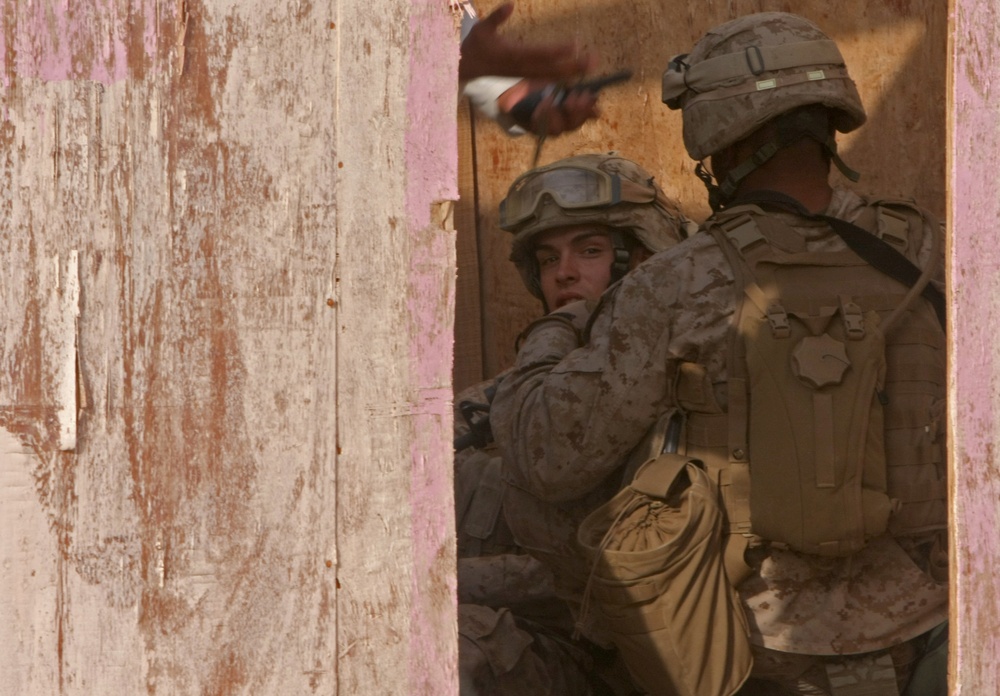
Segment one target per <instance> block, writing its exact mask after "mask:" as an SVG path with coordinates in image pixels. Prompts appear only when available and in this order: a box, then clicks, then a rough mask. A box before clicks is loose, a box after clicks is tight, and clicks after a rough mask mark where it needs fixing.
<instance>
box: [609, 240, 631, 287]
mask: <svg viewBox="0 0 1000 696" xmlns="http://www.w3.org/2000/svg"><path fill="white" fill-rule="evenodd" d="M611 248H612V249H613V250H614V253H615V258H614V260H613V261H612V262H611V282H612V283H617V282H618V281H619V280H621V279H622V278H624V277H625V274H626V273H628V272H629V265H630V263H629V262H630V261H631V259H632V254H631V253H629V250H628V247H627V246H626V245H625V235H624V234H622V233H621V232H620V231H619V230H613V231H612V232H611Z"/></svg>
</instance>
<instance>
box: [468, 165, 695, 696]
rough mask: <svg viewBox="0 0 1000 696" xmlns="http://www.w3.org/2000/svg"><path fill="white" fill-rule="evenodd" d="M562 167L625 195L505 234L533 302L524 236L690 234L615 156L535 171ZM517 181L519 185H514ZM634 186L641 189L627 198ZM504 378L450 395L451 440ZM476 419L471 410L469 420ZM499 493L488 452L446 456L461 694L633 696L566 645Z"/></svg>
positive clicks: (667, 242)
mask: <svg viewBox="0 0 1000 696" xmlns="http://www.w3.org/2000/svg"><path fill="white" fill-rule="evenodd" d="M570 167H588V168H599V169H600V170H601V171H604V172H607V173H609V174H613V175H618V176H620V177H621V179H622V181H623V186H624V187H626V191H627V193H626V194H625V199H624V200H622V201H620V202H618V203H616V204H611V205H607V204H605V205H602V206H600V207H597V208H587V207H585V206H584V207H580V208H576V209H573V210H571V211H564V210H562V209H560V208H559V206H558V205H557V204H556V203H555V201H554V200H553V199H552V198H551V197H548V196H544V195H543V196H542V197H541V198H540V199H539V200H538V201H537V204H538V207H537V209H536V210H535V212H534V214H533V215H531V216H530V217H528V218H526V219H525V220H524V221H523V222H520V223H518V224H517V225H513V226H511V227H510V228H509V231H511V232H513V233H514V243H513V251H512V257H511V260H512V261H513V262H514V263H515V265H516V266H517V267H518V270H519V271H520V273H521V275H522V279H523V280H524V282H525V285H526V286H527V288H528V289H529V290H530V291H531V292H532V293H533V294H534V295H535V296H536V297H539V298H540V299H542V295H541V290H540V287H539V285H538V282H537V272H538V271H537V267H536V266H535V265H534V253H533V246H532V245H533V239H534V237H535V236H536V235H538V234H541V233H543V232H545V231H547V230H550V229H555V228H558V227H561V226H566V225H580V224H591V223H597V224H601V225H605V226H608V227H611V228H613V229H614V230H616V231H617V233H618V234H619V235H620V236H623V237H628V238H630V239H629V240H628V241H629V242H631V241H635V242H637V243H639V244H641V245H642V246H644V247H646V249H647V250H649V251H650V252H656V251H659V250H661V249H664V248H666V247H668V246H672V245H673V244H675V243H676V242H677V241H679V240H680V239H681V238H682V237H683V236H684V235H686V234H687V233H688V232H689V231H691V230H693V228H694V226H693V224H692V223H690V222H689V221H688V220H687V219H686V218H685V217H684V216H683V215H682V214H681V213H680V210H679V208H678V207H677V205H676V204H675V203H674V202H673V201H671V200H670V199H668V198H667V197H666V196H665V194H664V193H663V192H662V191H661V190H659V188H658V187H656V186H655V185H654V184H653V178H652V177H651V176H650V175H649V174H648V173H647V172H645V171H644V170H643V169H642V168H641V167H639V166H638V165H636V164H635V163H634V162H631V161H630V160H627V159H625V158H622V157H621V156H619V155H618V154H617V153H607V154H593V155H577V156H574V157H569V158H566V159H564V160H560V161H558V162H555V163H553V164H551V165H547V166H546V167H542V168H540V170H535V171H542V172H545V171H551V170H559V169H560V168H570ZM530 174H531V172H529V173H528V174H526V175H524V176H525V177H527V176H529V175H530ZM523 179H524V177H521V178H519V180H518V182H515V186H517V185H518V183H519V182H521V181H522V180H523ZM636 182H639V183H641V184H642V185H643V187H642V188H641V189H639V190H636V189H635V188H634V187H633V189H628V186H629V185H631V184H635V183H636ZM512 188H513V187H512ZM628 191H631V192H630V193H628ZM682 229H683V232H682V231H681V230H682ZM623 241H625V240H624V239H619V240H618V241H616V242H615V243H616V244H617V243H619V242H623ZM627 258H628V257H627V256H626V257H625V259H626V260H627ZM619 260H620V259H619ZM620 272H622V273H623V272H624V270H620ZM613 278H614V274H613ZM583 328H584V325H583V323H579V324H578V326H577V328H576V329H575V330H576V331H581V330H582V329H583ZM505 377H506V373H504V374H501V375H500V376H499V377H498V378H496V379H494V380H489V381H487V382H482V383H480V384H477V385H474V386H473V387H470V388H468V389H466V390H464V391H463V392H462V393H460V394H458V395H457V396H456V398H455V414H454V418H455V421H454V423H455V429H454V435H455V438H456V440H459V439H460V438H462V437H463V436H466V435H467V434H468V432H469V429H470V428H469V424H468V422H467V420H466V418H465V416H464V415H463V414H462V412H461V410H460V408H461V406H462V404H463V402H471V403H473V404H478V405H484V406H488V404H489V401H490V395H489V394H488V391H489V390H492V389H493V388H495V386H496V384H497V383H498V382H499V381H502V380H503V379H504V378H505ZM482 416H483V413H482V412H481V411H480V412H477V413H476V414H475V416H474V418H481V417H482ZM504 488H505V485H504V484H503V482H502V478H501V461H500V452H499V449H498V447H497V446H496V444H493V443H491V444H488V445H486V446H484V447H466V448H464V449H461V450H460V451H458V452H457V453H456V456H455V500H456V527H457V537H458V601H459V613H458V623H459V640H460V643H459V666H460V669H459V672H460V678H461V689H462V691H461V693H462V694H464V695H466V694H477V695H487V694H489V695H493V694H516V696H534V695H535V694H545V695H551V696H576V695H579V696H587V695H589V694H598V695H599V694H621V695H625V694H631V693H633V687H632V686H631V684H630V681H629V678H628V676H627V674H626V673H625V672H624V669H623V667H622V666H621V665H620V663H618V662H617V661H616V660H615V656H614V652H613V650H611V649H605V648H602V647H599V646H597V645H595V644H593V643H592V642H590V641H589V640H583V641H581V640H578V639H573V638H572V634H573V617H572V614H571V613H570V611H569V607H568V605H567V604H566V603H565V602H564V601H562V599H561V598H560V596H559V595H558V594H557V593H556V591H555V587H554V582H553V576H552V572H551V570H549V568H548V567H547V566H545V565H544V564H542V563H541V562H539V561H538V560H537V559H536V558H534V557H533V556H531V555H530V554H528V553H526V552H525V551H524V549H523V548H521V547H520V545H518V544H517V543H516V542H515V540H514V537H513V535H512V534H511V532H510V529H509V527H508V526H507V524H506V520H505V516H504V515H503V513H502V511H501V502H502V495H503V489H504Z"/></svg>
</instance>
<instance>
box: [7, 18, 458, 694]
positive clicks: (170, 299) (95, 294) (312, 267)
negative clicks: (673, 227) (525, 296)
mask: <svg viewBox="0 0 1000 696" xmlns="http://www.w3.org/2000/svg"><path fill="white" fill-rule="evenodd" d="M3 16H4V22H3V26H2V28H0V44H2V46H3V48H2V50H0V62H2V65H0V82H2V87H3V99H2V102H0V143H2V154H3V156H2V157H0V177H2V180H3V184H4V185H3V186H2V187H0V206H2V213H3V215H2V220H3V223H2V224H3V234H2V235H0V255H2V257H3V258H4V261H5V268H6V269H7V271H6V272H5V273H4V274H3V275H2V277H0V308H2V309H0V326H2V327H3V328H4V331H3V332H2V333H0V363H2V365H3V367H4V370H3V371H2V373H0V527H2V529H4V534H3V535H2V541H0V554H2V556H0V561H2V562H0V582H2V583H3V586H4V588H5V591H4V593H3V596H2V598H0V622H2V623H0V625H2V626H3V628H2V629H0V648H2V649H0V674H3V684H4V686H3V690H4V691H5V693H6V692H7V691H10V692H11V693H18V694H25V695H26V696H34V695H35V694H38V695H41V694H54V693H58V694H66V695H70V694H141V693H149V694H153V693H158V694H164V693H178V694H189V693H190V694H193V693H211V694H286V693H295V694H304V693H323V694H337V693H345V694H353V693H369V692H370V693H407V694H424V693H426V694H446V693H451V692H454V691H455V690H456V689H455V685H456V683H457V680H456V677H455V661H456V656H455V645H456V640H455V627H454V621H455V611H454V551H453V544H454V538H453V531H452V513H451V511H450V509H451V505H452V503H451V490H452V487H451V479H450V470H451V447H450V442H449V440H450V434H451V424H450V403H449V402H450V394H451V383H450V374H451V340H452V335H453V334H452V330H453V326H452V319H451V315H452V312H453V308H454V305H453V298H454V279H453V268H454V232H453V230H452V229H451V228H452V225H451V224H450V219H449V215H448V213H449V210H450V201H451V200H453V199H454V198H455V197H456V191H455V186H454V181H455V129H454V123H455V68H456V65H457V41H456V38H457V32H456V30H455V26H454V22H453V19H452V18H451V16H450V15H449V13H448V11H447V9H446V6H444V4H443V3H439V2H430V0H427V2H423V3H411V2H404V1H403V0H381V1H380V2H378V3H374V4H373V3H371V2H360V1H354V2H346V1H345V2H341V3H326V4H323V3H308V2H303V3H287V4H277V5H276V4H274V3H265V2H261V1H260V0H246V1H245V2H241V3H232V2H229V1H228V0H193V1H192V0H188V1H187V2H181V3H158V2H152V1H145V2H142V3H132V2H127V1H126V0H95V1H94V2H87V3H51V2H49V3H39V2H29V1H28V0H4V2H3ZM442 95H444V96H443V97H442ZM338 164H339V165H341V167H338ZM74 259H75V260H74ZM72 270H76V271H77V274H76V276H73V274H72ZM74 278H75V279H76V281H78V282H77V283H76V286H78V288H79V299H78V301H77V300H76V298H75V296H74V287H75V286H74V282H73V279H74ZM77 306H78V307H79V318H78V330H76V329H75V327H74V325H73V324H74V322H73V321H72V319H73V316H72V315H73V313H74V312H75V308H76V307H77ZM74 401H75V402H76V403H75V404H74V403H73V402H74ZM73 427H75V428H76V440H75V442H74V441H73V438H72V428H73ZM338 578H339V581H338Z"/></svg>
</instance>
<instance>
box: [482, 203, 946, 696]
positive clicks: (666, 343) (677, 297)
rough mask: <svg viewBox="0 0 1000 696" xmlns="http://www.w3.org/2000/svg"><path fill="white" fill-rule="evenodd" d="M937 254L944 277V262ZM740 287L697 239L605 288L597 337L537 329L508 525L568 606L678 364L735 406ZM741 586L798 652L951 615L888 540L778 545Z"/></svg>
mask: <svg viewBox="0 0 1000 696" xmlns="http://www.w3.org/2000/svg"><path fill="white" fill-rule="evenodd" d="M865 206H866V203H865V201H863V200H862V199H861V198H859V197H858V196H857V195H856V194H854V193H851V192H848V191H846V190H842V189H840V190H836V191H835V193H834V198H833V201H832V203H831V205H830V208H829V209H828V211H827V212H828V213H829V214H831V215H834V216H837V217H840V218H842V219H845V220H856V219H857V218H858V217H859V215H860V214H861V212H862V210H863V209H864V207H865ZM782 218H783V219H784V221H785V222H787V223H788V224H789V225H790V226H792V227H793V228H794V229H796V230H797V231H798V232H800V233H801V235H802V236H803V237H804V238H805V239H806V240H807V248H808V249H809V250H810V251H829V250H840V249H843V248H844V244H843V242H842V241H841V240H840V238H839V237H837V236H836V235H834V234H833V233H832V232H831V231H830V230H829V228H827V227H826V226H825V225H823V224H817V223H815V222H811V221H803V220H801V219H796V217H795V216H794V215H792V214H782ZM936 226H937V223H935V222H934V221H933V220H931V219H930V218H929V217H928V218H927V219H926V227H925V230H926V234H925V235H924V238H923V241H922V243H921V244H919V245H915V252H916V253H913V254H912V256H913V258H912V260H913V261H914V262H916V263H917V265H918V266H921V267H922V266H923V265H924V264H925V263H927V261H928V256H929V254H930V253H931V249H932V247H933V244H932V238H933V236H934V234H935V233H936V232H935V228H936ZM933 263H935V264H936V265H937V267H938V268H939V269H941V272H942V273H943V267H942V259H940V258H939V259H934V260H933ZM733 283H734V279H733V273H732V270H731V267H730V265H729V263H728V262H727V260H726V258H725V256H724V255H723V252H722V250H721V249H720V248H719V247H718V245H717V244H716V242H715V239H714V238H713V237H712V236H710V235H708V234H705V233H699V234H698V235H696V236H694V237H692V238H690V239H688V240H686V241H685V242H683V243H682V244H680V245H678V246H676V247H674V248H673V249H670V250H668V251H666V252H663V253H660V254H657V255H656V256H654V257H653V258H651V259H649V260H648V261H646V262H645V263H644V264H643V265H642V266H640V267H639V268H638V269H636V270H635V271H634V272H633V273H631V274H630V275H629V276H628V277H626V278H625V279H624V280H623V281H622V282H621V284H620V285H618V286H617V287H615V288H613V289H612V290H611V291H609V292H608V293H606V294H605V297H604V298H603V300H602V303H601V304H600V306H599V307H598V309H597V311H596V313H595V316H594V318H593V319H592V324H591V327H590V331H589V338H588V340H587V341H586V343H584V344H582V345H581V339H580V336H579V335H578V334H577V332H576V331H575V330H574V329H573V328H572V327H571V326H569V325H568V324H567V322H566V321H565V320H563V319H561V318H559V317H558V316H552V317H549V318H546V319H542V320H540V321H538V322H536V324H535V325H534V328H533V330H532V331H531V332H530V334H529V335H528V337H527V338H526V340H525V341H524V343H523V344H522V347H521V350H520V352H519V354H518V357H517V363H516V366H515V368H514V371H513V373H512V374H511V375H510V376H508V377H507V378H506V379H505V380H504V381H503V383H502V384H501V386H500V388H499V389H498V391H497V395H496V398H495V400H494V404H493V415H492V419H493V431H494V434H495V436H496V438H497V441H498V443H500V446H501V448H502V449H503V450H504V451H505V452H507V453H508V456H507V457H506V458H505V469H504V475H505V479H506V481H507V484H508V488H507V494H506V498H505V502H504V510H505V513H506V515H507V520H508V523H509V524H510V528H511V529H512V531H513V532H514V535H515V537H516V538H517V540H518V542H519V543H520V544H521V545H522V546H523V547H524V548H526V549H528V550H529V551H530V552H531V553H532V554H533V555H535V556H536V557H538V558H540V559H543V560H544V561H545V562H546V564H547V565H548V566H549V567H551V568H553V570H554V571H555V575H556V579H555V581H556V588H557V591H559V592H560V594H561V595H562V596H564V597H565V598H567V599H568V600H570V601H571V602H572V601H576V602H577V603H578V602H579V601H580V599H581V597H582V594H583V589H584V585H585V583H586V579H587V574H588V572H589V568H588V565H587V563H586V562H585V561H584V559H583V554H582V552H581V549H580V548H579V546H578V544H577V541H576V533H577V528H578V526H579V524H580V522H581V521H582V520H583V518H584V517H585V516H586V515H587V514H588V513H590V512H591V511H592V510H594V509H595V508H596V507H597V506H598V505H599V504H601V503H603V502H605V501H606V500H608V499H609V498H610V497H611V495H613V494H614V493H615V492H617V490H618V489H619V488H620V487H621V485H622V483H623V481H622V478H623V465H624V461H625V457H626V455H627V454H628V453H629V451H630V450H632V449H633V448H634V447H636V446H637V444H639V443H640V441H641V440H642V438H643V436H644V434H645V433H646V432H647V430H648V429H649V428H650V427H652V426H653V425H654V424H655V423H656V421H657V420H658V418H659V417H660V416H661V415H662V414H664V413H667V412H668V411H669V410H671V409H672V408H673V407H675V406H676V405H677V403H678V396H677V394H676V391H675V387H676V385H677V383H678V378H679V374H680V371H681V369H682V366H683V365H689V364H697V365H701V366H703V367H704V368H705V370H706V371H707V375H708V380H709V382H710V383H711V384H712V385H713V387H714V391H715V397H716V399H717V400H718V401H719V403H720V405H722V406H723V408H724V407H725V404H726V394H725V385H726V356H727V350H728V341H727V335H728V332H729V329H730V324H729V322H730V318H731V316H732V314H733V312H734V308H735V297H736V295H735V293H734V288H733ZM942 580H943V579H942ZM739 590H740V595H741V598H742V600H743V602H744V604H745V606H746V609H747V611H748V613H749V615H750V616H751V617H752V618H751V630H752V635H751V639H752V642H753V643H754V644H755V645H756V646H760V647H765V648H769V649H773V650H777V651H783V652H788V653H793V654H807V655H831V656H832V655H840V654H845V653H863V652H870V651H876V650H881V649H884V648H887V647H889V646H893V645H898V644H900V643H903V642H905V641H908V640H909V639H913V638H915V637H917V636H920V635H922V634H924V633H925V632H927V631H929V630H930V629H932V628H933V627H935V626H937V625H938V624H941V623H942V622H943V621H945V620H946V618H947V601H948V590H947V584H946V582H943V581H942V582H938V581H935V580H934V579H933V578H932V577H931V575H930V574H929V573H928V572H925V570H924V569H921V568H920V567H918V566H917V565H916V564H915V563H914V561H913V560H911V558H910V556H909V555H907V553H906V552H905V551H904V550H903V549H902V548H901V546H900V544H898V543H897V542H896V541H894V540H893V539H892V538H891V537H890V536H889V535H885V536H883V537H880V538H878V539H875V540H873V541H872V542H871V543H869V544H868V545H867V546H866V547H865V548H864V549H863V550H862V551H861V552H860V553H857V554H855V555H853V556H850V557H847V558H826V557H824V558H821V557H817V556H808V555H805V554H797V553H794V552H791V551H777V550H774V551H771V552H770V554H769V555H768V556H767V557H766V558H765V559H763V561H762V563H761V564H760V565H759V567H758V568H757V569H756V572H755V573H754V574H753V575H752V576H751V577H750V578H749V579H748V580H746V581H745V582H744V583H742V584H741V585H740V587H739ZM763 655H764V653H761V655H758V657H757V660H756V665H755V670H757V671H755V675H757V674H759V675H761V676H766V675H767V668H768V666H769V665H772V662H773V661H775V660H776V661H777V662H778V663H779V664H778V665H777V666H775V669H777V670H779V671H780V670H782V669H785V670H787V669H788V665H787V663H784V662H783V661H782V660H781V659H780V658H781V656H780V655H777V656H775V655H772V654H770V653H768V657H764V656H763ZM911 657H912V655H911ZM772 666H773V665H772ZM802 693H809V691H807V690H803V691H802ZM816 693H824V692H823V691H817V692H816Z"/></svg>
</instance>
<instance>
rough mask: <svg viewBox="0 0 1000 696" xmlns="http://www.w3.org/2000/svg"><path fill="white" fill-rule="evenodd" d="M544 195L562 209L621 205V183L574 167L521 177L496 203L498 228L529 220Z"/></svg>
mask: <svg viewBox="0 0 1000 696" xmlns="http://www.w3.org/2000/svg"><path fill="white" fill-rule="evenodd" d="M546 195H548V196H551V198H552V200H553V201H555V203H556V205H558V206H559V207H560V208H564V209H573V208H596V207H599V206H603V205H614V204H615V203H618V202H620V201H621V179H620V178H619V177H618V175H617V174H608V173H607V172H602V171H600V170H596V169H582V168H578V167H560V168H558V169H550V170H548V171H541V172H531V173H529V174H525V175H522V176H521V177H520V178H519V179H517V181H515V182H514V184H513V185H512V186H511V187H510V192H509V193H508V194H507V198H505V199H504V200H503V202H501V203H500V227H501V228H503V229H509V228H511V227H514V226H515V225H517V224H519V223H521V222H524V221H525V220H527V219H528V218H530V217H531V216H532V215H534V214H535V211H536V209H537V208H538V205H539V204H540V203H541V201H542V199H543V198H544V197H545V196H546Z"/></svg>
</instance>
